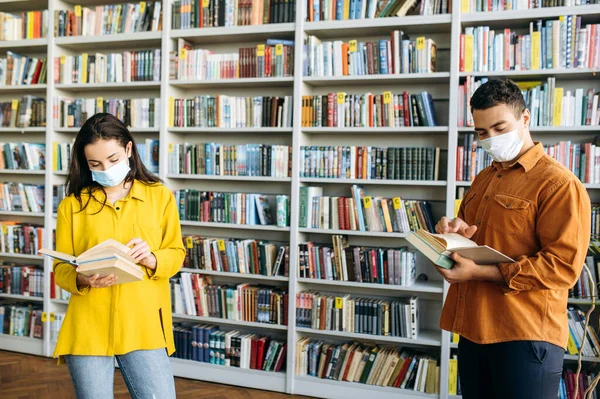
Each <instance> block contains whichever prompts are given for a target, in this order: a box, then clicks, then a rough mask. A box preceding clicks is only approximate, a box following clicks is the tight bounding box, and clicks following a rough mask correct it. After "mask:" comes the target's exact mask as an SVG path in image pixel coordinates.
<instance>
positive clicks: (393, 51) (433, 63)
mask: <svg viewBox="0 0 600 399" xmlns="http://www.w3.org/2000/svg"><path fill="white" fill-rule="evenodd" d="M304 46H305V48H306V52H307V53H306V60H304V63H303V64H304V65H303V76H320V77H323V76H356V75H388V74H389V75H391V74H394V75H397V74H401V73H431V72H436V70H437V44H436V43H435V41H433V39H431V38H426V37H425V36H420V37H417V38H416V39H415V40H410V39H409V37H408V35H406V34H405V33H404V32H403V31H401V30H395V31H392V33H391V35H390V39H380V40H377V41H374V42H362V41H358V40H350V41H348V42H345V41H342V40H334V41H321V40H320V39H319V38H318V37H316V36H312V35H311V36H307V37H306V39H304Z"/></svg>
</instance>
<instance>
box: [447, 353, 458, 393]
mask: <svg viewBox="0 0 600 399" xmlns="http://www.w3.org/2000/svg"><path fill="white" fill-rule="evenodd" d="M457 385H458V359H450V360H448V394H449V395H456V388H457Z"/></svg>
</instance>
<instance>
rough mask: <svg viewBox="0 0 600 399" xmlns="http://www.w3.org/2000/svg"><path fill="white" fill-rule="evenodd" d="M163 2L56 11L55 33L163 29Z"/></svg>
mask: <svg viewBox="0 0 600 399" xmlns="http://www.w3.org/2000/svg"><path fill="white" fill-rule="evenodd" d="M161 8H162V3H161V2H160V1H140V2H136V3H123V4H109V5H104V6H96V7H81V6H80V5H76V6H75V7H74V8H73V10H72V11H71V10H55V11H54V36H56V37H62V36H101V35H115V34H119V33H134V32H156V31H160V30H162V9H161Z"/></svg>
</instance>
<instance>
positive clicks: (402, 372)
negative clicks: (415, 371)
mask: <svg viewBox="0 0 600 399" xmlns="http://www.w3.org/2000/svg"><path fill="white" fill-rule="evenodd" d="M411 363H412V357H407V358H405V359H404V363H403V364H402V368H401V369H400V373H399V374H398V377H397V378H396V381H394V388H399V387H400V385H401V384H402V381H404V377H405V376H406V372H407V371H408V366H410V364H411Z"/></svg>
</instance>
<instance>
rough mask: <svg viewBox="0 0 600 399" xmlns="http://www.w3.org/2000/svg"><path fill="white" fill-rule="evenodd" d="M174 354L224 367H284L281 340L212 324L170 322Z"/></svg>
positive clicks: (178, 356) (283, 350)
mask: <svg viewBox="0 0 600 399" xmlns="http://www.w3.org/2000/svg"><path fill="white" fill-rule="evenodd" d="M173 335H174V336H175V347H176V350H175V353H174V354H173V356H174V357H176V358H179V359H187V360H194V361H197V362H202V363H210V364H214V365H219V366H225V367H238V368H242V369H251V370H263V371H272V372H279V371H281V370H284V369H285V356H286V353H287V350H286V347H287V345H286V343H285V341H281V340H277V339H273V338H272V337H265V336H261V335H257V334H246V333H243V332H241V331H237V330H231V331H226V330H220V329H219V327H217V326H213V325H205V324H197V325H194V326H187V325H183V324H180V325H174V326H173Z"/></svg>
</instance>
